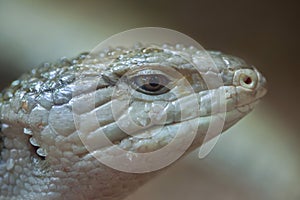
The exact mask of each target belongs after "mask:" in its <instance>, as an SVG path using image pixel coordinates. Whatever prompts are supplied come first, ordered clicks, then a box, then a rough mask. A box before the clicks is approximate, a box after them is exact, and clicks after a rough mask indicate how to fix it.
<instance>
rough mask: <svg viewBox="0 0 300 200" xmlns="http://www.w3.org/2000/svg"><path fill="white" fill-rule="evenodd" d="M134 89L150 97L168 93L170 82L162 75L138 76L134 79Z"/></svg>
mask: <svg viewBox="0 0 300 200" xmlns="http://www.w3.org/2000/svg"><path fill="white" fill-rule="evenodd" d="M131 82H132V83H133V86H134V88H135V89H136V90H137V91H139V92H142V93H144V94H148V95H159V94H164V93H166V92H168V91H169V90H170V89H169V88H168V87H167V85H168V84H169V83H170V80H169V79H168V78H167V77H166V76H164V75H161V74H148V75H138V76H135V77H133V78H132V80H131Z"/></svg>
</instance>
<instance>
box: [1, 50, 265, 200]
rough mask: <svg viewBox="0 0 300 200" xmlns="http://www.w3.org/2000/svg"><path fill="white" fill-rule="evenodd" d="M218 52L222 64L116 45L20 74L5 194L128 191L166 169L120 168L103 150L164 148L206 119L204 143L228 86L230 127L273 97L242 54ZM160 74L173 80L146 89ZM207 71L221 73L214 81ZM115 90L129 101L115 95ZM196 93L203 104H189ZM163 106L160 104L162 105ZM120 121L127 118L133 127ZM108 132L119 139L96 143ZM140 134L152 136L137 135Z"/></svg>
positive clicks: (7, 115) (10, 101)
mask: <svg viewBox="0 0 300 200" xmlns="http://www.w3.org/2000/svg"><path fill="white" fill-rule="evenodd" d="M208 54H209V55H210V56H211V58H212V60H213V61H214V62H215V64H216V69H213V68H209V67H207V66H208V65H209V63H210V61H211V60H209V58H208V57H207V56H205V55H206V53H205V52H203V51H199V50H197V49H195V48H193V47H190V48H185V47H183V46H176V47H174V46H169V45H163V46H161V47H155V48H153V47H151V48H150V47H134V48H132V49H116V50H112V51H110V52H106V53H103V54H101V55H100V56H99V55H98V56H93V55H88V54H81V55H80V56H78V57H76V58H74V59H72V60H67V59H62V60H61V61H59V62H57V63H55V64H50V63H45V64H43V65H41V66H40V67H38V68H36V69H33V70H32V71H31V72H29V73H28V74H25V75H23V76H22V77H21V78H20V79H19V80H17V81H14V82H13V83H12V84H11V86H10V87H9V88H7V89H6V90H5V91H3V93H2V96H1V100H0V106H1V107H0V123H1V133H0V138H1V140H0V144H1V146H0V150H1V156H0V200H6V199H7V200H8V199H9V200H14V199H24V200H27V199H49V200H54V199H57V200H61V199H74V200H79V199H85V200H91V199H101V200H106V199H110V200H116V199H123V198H124V197H126V196H127V195H128V194H130V193H131V192H132V191H134V190H135V189H136V188H138V187H139V186H140V185H141V184H142V183H144V182H145V181H147V180H148V179H149V178H150V177H152V176H153V175H154V174H156V173H157V172H149V173H126V172H122V171H118V170H116V169H113V168H111V167H108V166H106V165H104V164H102V163H101V162H100V161H99V160H97V159H96V158H95V157H94V156H95V155H96V154H99V155H100V156H102V157H104V158H107V159H108V160H109V159H112V157H110V155H109V153H108V154H106V152H108V151H109V150H112V151H114V150H115V148H117V147H119V148H122V149H124V150H126V151H129V152H133V153H149V152H154V151H156V150H159V149H161V148H162V147H164V146H166V145H167V144H168V143H169V142H170V141H172V139H174V138H175V135H176V134H179V135H180V134H182V135H183V136H182V137H180V138H179V139H178V138H175V139H174V140H173V141H172V142H175V143H176V144H178V145H179V146H180V144H181V143H182V142H183V141H184V138H185V136H187V135H188V134H190V132H191V131H192V129H191V128H190V127H189V123H194V124H195V123H196V122H197V123H198V124H197V136H196V137H195V140H194V141H193V143H192V145H191V146H190V147H189V148H188V150H187V151H186V152H190V151H191V150H193V149H195V148H196V147H199V146H200V145H201V144H202V142H203V139H204V136H205V134H206V132H207V130H208V125H209V120H210V119H211V118H210V117H211V116H217V115H218V114H220V113H222V112H225V110H222V109H218V108H217V109H213V107H212V105H215V104H214V103H213V102H212V101H213V100H211V99H210V97H211V96H212V95H215V94H217V92H219V91H223V92H224V94H225V96H224V98H225V101H224V102H223V104H222V105H224V106H225V107H226V119H225V124H224V127H223V129H222V130H223V131H225V130H226V129H228V128H229V127H231V126H232V125H233V124H235V123H236V122H237V121H239V120H240V119H241V118H242V117H244V116H245V115H246V114H247V113H249V112H250V111H251V110H252V108H253V105H254V104H255V102H256V101H257V100H258V99H260V98H261V97H262V96H264V94H265V93H266V89H265V88H264V86H265V79H264V78H263V76H262V75H261V74H260V73H259V72H258V71H257V70H256V69H255V68H253V67H252V66H250V65H247V64H246V63H245V62H244V61H243V60H241V59H239V58H236V57H233V56H229V55H225V54H222V53H218V52H208ZM195 58H200V60H201V63H202V64H201V65H200V69H199V70H200V73H199V71H197V70H196V69H195V67H194V66H193V65H191V63H190V62H191V61H194V60H195ZM139 76H140V77H144V78H137V77H139ZM153 76H155V78H157V77H160V78H159V80H160V81H162V82H163V81H164V80H165V79H164V77H167V78H168V81H169V82H168V83H170V89H166V88H164V87H163V88H162V90H159V94H158V93H156V92H154V93H153V94H149V91H148V90H149V88H148V87H149V85H147V87H146V90H147V91H145V90H144V89H145V88H144V87H141V86H142V85H143V84H144V82H143V81H145V77H153ZM180 76H181V77H180ZM161 77H163V78H161ZM203 77H204V78H203ZM205 77H208V78H209V80H210V81H211V82H212V83H210V84H208V85H209V86H208V85H207V84H206V83H205V82H204V79H205ZM213 77H219V78H221V79H222V81H223V85H222V84H221V85H219V84H214V78H213ZM182 78H185V80H184V81H183V80H182ZM151 80H153V79H151ZM140 82H141V84H140ZM156 86H157V85H155V84H154V85H152V86H150V89H153V88H152V87H154V89H155V87H156ZM165 89H166V90H165ZM124 91H125V92H124ZM126 92H127V93H126ZM152 92H153V91H152ZM160 93H162V94H160ZM128 94H130V95H129V96H128ZM112 97H114V98H115V99H117V100H118V99H119V100H120V101H119V102H118V101H117V102H118V103H117V104H114V103H113V102H114V101H113V100H112V99H113V98H112ZM195 98H196V99H195ZM123 100H125V101H126V100H128V101H129V107H128V108H127V107H126V106H123V104H122V103H120V102H122V101H123ZM193 100H194V102H196V103H197V105H199V107H194V106H191V104H189V103H186V104H185V103H184V102H189V101H193ZM86 105H88V106H86ZM89 105H94V106H89ZM157 106H158V108H160V109H159V110H157V109H156V111H155V107H157ZM153 110H154V112H152V111H153ZM149 113H150V114H149ZM91 114H94V116H96V123H95V122H92V121H93V120H91V118H90V117H91V116H93V115H91ZM164 114H165V115H164ZM161 116H163V117H164V118H163V120H162V119H161ZM180 116H181V117H180ZM94 118H95V117H94ZM124 120H125V121H124ZM151 120H152V121H153V120H154V122H153V124H150V122H151ZM155 120H156V121H155ZM117 122H119V123H121V124H122V123H123V124H124V122H125V124H126V125H124V127H123V128H125V129H127V131H126V130H124V129H122V128H119V127H118V125H119V124H117ZM149 124H150V125H149ZM135 125H138V126H135ZM158 127H160V128H161V131H160V132H157V129H158ZM178 127H184V128H183V129H178ZM101 131H103V132H104V133H105V134H106V136H107V137H108V138H109V139H110V140H111V141H112V142H113V143H114V146H107V144H103V145H102V146H101V145H100V146H99V145H98V143H96V142H94V141H96V140H97V139H95V138H94V136H97V134H98V133H99V132H100V133H101ZM82 132H84V133H85V134H83V136H80V134H81V133H82ZM132 133H135V134H137V135H140V136H143V135H147V137H133V136H130V135H128V134H132ZM155 133H156V134H155ZM85 136H91V138H92V139H88V137H85ZM87 144H88V145H87ZM89 145H90V146H89ZM179 149H180V147H178V149H175V150H174V151H175V152H176V151H177V150H178V151H180V150H179ZM126 156H127V157H126ZM126 156H125V159H126V158H127V159H128V160H131V159H134V158H132V157H131V156H130V154H126ZM161 159H162V160H163V159H164V157H162V158H161ZM122 162H123V161H122ZM122 162H121V163H119V164H120V165H122ZM149 165H150V163H149ZM148 171H151V169H150V168H149V170H148Z"/></svg>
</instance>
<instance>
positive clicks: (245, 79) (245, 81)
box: [243, 76, 252, 85]
mask: <svg viewBox="0 0 300 200" xmlns="http://www.w3.org/2000/svg"><path fill="white" fill-rule="evenodd" d="M243 81H244V83H246V84H247V85H250V84H251V83H252V78H251V77H249V76H245V77H244V79H243Z"/></svg>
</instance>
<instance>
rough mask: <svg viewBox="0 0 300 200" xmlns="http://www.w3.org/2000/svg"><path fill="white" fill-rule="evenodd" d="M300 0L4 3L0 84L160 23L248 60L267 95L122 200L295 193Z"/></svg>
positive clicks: (233, 199)
mask: <svg viewBox="0 0 300 200" xmlns="http://www.w3.org/2000/svg"><path fill="white" fill-rule="evenodd" d="M298 13H299V5H298V4H297V1H260V0H248V1H237V0H236V1H234V0H232V1H216V0H200V1H179V0H175V1H161V2H160V1H37V0H36V1H29V0H27V1H8V0H7V1H4V0H1V1H0V51H1V53H0V67H1V68H0V87H1V88H3V87H5V86H7V85H8V84H9V82H11V81H13V80H14V79H16V78H17V77H18V76H19V75H20V74H21V73H23V72H25V71H28V70H29V69H30V68H32V67H34V66H36V65H38V64H40V63H41V62H43V61H55V60H57V59H58V58H60V57H62V56H67V57H74V56H76V55H77V54H79V53H80V52H82V51H88V50H91V49H92V48H94V47H95V46H96V45H97V44H98V43H99V42H101V41H102V40H104V39H106V38H108V37H109V36H111V35H113V34H115V33H119V32H121V31H125V30H128V29H131V28H136V27H144V26H159V27H165V28H170V29H175V30H177V31H180V32H182V33H185V34H187V35H189V36H191V37H192V38H194V39H195V40H197V41H198V42H199V43H200V44H202V45H203V46H204V47H205V48H207V49H217V50H221V51H224V52H226V53H229V54H233V55H236V56H239V57H242V58H244V59H246V60H247V61H251V63H252V64H253V65H255V66H257V68H258V69H259V70H260V71H261V72H262V73H263V74H264V75H265V76H266V77H267V80H268V86H269V93H268V94H267V96H266V98H264V99H263V101H262V102H261V103H260V104H259V106H258V107H257V108H256V109H255V111H254V112H252V113H251V114H250V115H249V116H247V117H246V118H245V119H243V120H242V121H241V122H240V123H239V124H238V125H236V126H234V127H233V128H232V129H230V130H229V131H227V134H224V135H222V137H221V138H220V140H219V141H218V143H217V145H216V146H215V148H214V149H213V151H212V152H211V153H210V154H209V156H208V157H206V158H205V159H202V160H199V159H198V157H197V153H198V152H197V151H196V152H194V153H193V154H191V155H189V156H188V157H187V158H185V159H183V160H182V161H180V162H179V163H178V164H177V165H175V166H174V167H172V168H171V169H170V170H169V171H168V172H166V173H164V174H163V175H161V176H159V177H157V178H155V179H154V180H153V181H151V182H149V183H148V184H146V185H145V186H144V187H142V188H141V189H139V190H138V191H137V192H136V193H135V194H133V195H132V196H130V197H128V198H127V200H140V199H143V200H150V199H151V200H165V199H172V200H182V199H185V200H196V199H205V200H219V199H221V200H240V199H243V200H250V199H262V200H277V199H278V200H282V199H287V200H299V199H300V156H299V155H300V134H299V132H300V131H299V130H300V126H299V119H300V118H299V113H300V109H299V102H300V101H299V97H300V92H299V91H300V90H299V87H300V84H299V80H300V78H299V72H300V62H299V60H300V59H299V55H298V54H299V45H300V42H299V36H300V31H299V27H300V17H299V14H298Z"/></svg>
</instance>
